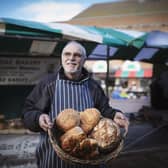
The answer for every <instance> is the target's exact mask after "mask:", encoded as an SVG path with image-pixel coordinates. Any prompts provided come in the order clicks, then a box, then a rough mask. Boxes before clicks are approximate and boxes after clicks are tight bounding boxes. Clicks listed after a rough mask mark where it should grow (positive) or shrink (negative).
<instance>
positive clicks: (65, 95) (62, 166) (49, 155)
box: [36, 75, 100, 168]
mask: <svg viewBox="0 0 168 168" xmlns="http://www.w3.org/2000/svg"><path fill="white" fill-rule="evenodd" d="M54 97H55V99H54V102H53V103H52V110H51V113H50V114H49V116H50V118H51V120H53V119H54V118H55V117H56V116H57V115H58V113H59V112H60V111H62V110H64V109H66V108H73V109H75V110H77V111H83V110H85V109H86V108H91V107H93V99H92V98H91V95H90V92H89V87H88V79H85V80H83V81H80V82H74V81H68V80H61V79H59V75H58V77H57V81H56V86H55V96H54ZM36 155H37V164H38V167H39V168H100V166H88V165H70V164H68V163H66V162H64V161H63V160H61V159H60V158H59V157H58V156H57V154H56V152H55V151H54V150H53V148H52V146H51V143H50V141H49V138H48V134H46V133H42V134H41V138H40V144H39V146H38V148H37V150H36Z"/></svg>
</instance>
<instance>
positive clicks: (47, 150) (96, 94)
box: [23, 41, 128, 168]
mask: <svg viewBox="0 0 168 168" xmlns="http://www.w3.org/2000/svg"><path fill="white" fill-rule="evenodd" d="M61 59H62V67H61V68H60V69H59V70H58V72H56V73H55V74H53V75H51V76H47V77H46V78H45V79H44V80H42V81H41V82H40V83H39V84H38V85H37V86H36V87H35V88H34V90H33V91H32V92H31V94H30V95H29V96H28V97H27V99H26V101H25V106H24V110H23V121H24V123H25V126H26V128H28V129H30V130H32V131H39V132H40V133H41V138H40V143H39V145H38V147H37V150H36V156H37V164H38V167H39V168H80V167H83V168H84V167H85V168H89V167H99V166H80V165H70V164H67V163H65V162H64V161H62V160H61V159H60V158H59V157H58V156H57V155H56V153H55V151H54V150H53V148H52V146H51V144H50V141H49V138H48V134H47V130H48V129H49V128H51V127H52V121H53V120H54V119H55V117H56V116H57V115H58V113H59V112H60V111H62V110H63V109H66V108H73V109H76V110H77V111H84V110H85V109H86V108H92V107H94V108H97V109H99V111H101V113H102V115H103V116H104V117H109V118H113V119H114V121H115V122H116V123H117V124H119V125H120V126H121V127H125V129H126V130H127V129H128V120H127V119H126V117H125V116H124V115H123V113H121V112H116V111H115V110H114V109H112V108H111V107H110V106H109V104H108V98H107V97H106V96H105V94H104V92H103V90H102V89H101V87H100V86H99V85H98V84H97V82H96V81H94V80H93V79H92V78H91V77H90V76H89V74H88V72H87V71H86V70H85V69H84V68H83V65H84V62H85V59H86V51H85V48H84V47H83V46H82V45H81V44H79V43H77V42H75V41H72V42H70V43H68V44H67V45H66V46H65V47H64V49H63V51H62V56H61Z"/></svg>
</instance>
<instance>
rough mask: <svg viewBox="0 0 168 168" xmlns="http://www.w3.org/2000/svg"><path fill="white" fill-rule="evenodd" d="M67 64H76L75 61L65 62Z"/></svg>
mask: <svg viewBox="0 0 168 168" xmlns="http://www.w3.org/2000/svg"><path fill="white" fill-rule="evenodd" d="M66 63H67V64H76V61H67V62H66Z"/></svg>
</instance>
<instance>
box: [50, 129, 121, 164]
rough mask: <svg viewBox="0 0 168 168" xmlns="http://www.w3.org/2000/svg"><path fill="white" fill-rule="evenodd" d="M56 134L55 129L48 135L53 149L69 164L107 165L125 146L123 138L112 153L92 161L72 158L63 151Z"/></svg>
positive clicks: (101, 155)
mask: <svg viewBox="0 0 168 168" xmlns="http://www.w3.org/2000/svg"><path fill="white" fill-rule="evenodd" d="M55 132H56V131H55V130H54V129H49V130H48V135H49V139H50V142H51V144H52V147H53V149H54V150H55V152H56V153H57V155H58V156H59V157H60V158H61V159H62V160H64V161H66V162H68V163H71V164H84V165H99V164H102V163H106V162H108V161H110V160H112V159H114V158H116V157H117V156H118V154H119V153H120V151H121V150H122V148H123V144H124V140H123V138H121V139H120V141H119V142H118V144H117V146H116V148H115V149H114V150H112V151H111V152H109V153H107V154H100V155H99V156H98V157H97V158H95V159H90V160H87V159H81V158H77V157H74V156H71V155H70V154H69V153H66V152H65V151H63V149H62V148H61V147H60V146H59V140H58V137H59V135H58V134H57V135H56V134H55ZM57 133H58V132H57Z"/></svg>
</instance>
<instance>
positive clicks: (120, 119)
mask: <svg viewBox="0 0 168 168" xmlns="http://www.w3.org/2000/svg"><path fill="white" fill-rule="evenodd" d="M113 120H114V122H116V123H117V124H118V125H119V126H120V127H123V128H125V131H126V133H127V132H128V126H129V121H128V119H127V117H126V116H125V115H124V114H123V113H120V112H116V114H115V116H114V119H113Z"/></svg>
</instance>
